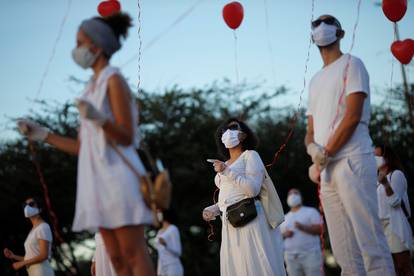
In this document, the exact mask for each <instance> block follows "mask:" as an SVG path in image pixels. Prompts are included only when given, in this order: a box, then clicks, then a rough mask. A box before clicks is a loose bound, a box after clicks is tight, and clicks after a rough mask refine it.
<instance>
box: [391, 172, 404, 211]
mask: <svg viewBox="0 0 414 276" xmlns="http://www.w3.org/2000/svg"><path fill="white" fill-rule="evenodd" d="M388 180H389V182H390V184H391V188H392V190H393V191H394V193H393V194H392V195H391V196H387V197H386V200H387V203H388V204H389V205H390V206H391V207H394V208H397V207H399V206H400V205H401V200H402V198H403V196H404V194H405V192H406V191H407V180H406V178H405V176H404V174H403V172H402V171H399V170H395V171H393V172H392V173H391V175H390V178H389V179H388Z"/></svg>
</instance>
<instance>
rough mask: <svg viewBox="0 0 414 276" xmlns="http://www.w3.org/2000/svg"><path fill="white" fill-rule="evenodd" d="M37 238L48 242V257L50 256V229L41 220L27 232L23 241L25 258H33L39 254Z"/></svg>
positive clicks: (51, 238)
mask: <svg viewBox="0 0 414 276" xmlns="http://www.w3.org/2000/svg"><path fill="white" fill-rule="evenodd" d="M39 240H45V241H48V242H49V254H48V259H50V258H51V257H52V240H53V237H52V231H51V230H50V226H49V224H47V223H46V222H42V223H41V224H39V225H38V226H36V227H35V228H33V229H32V230H31V231H30V232H29V235H28V236H27V238H26V241H25V242H24V250H25V255H24V259H25V260H28V259H31V258H34V257H36V256H38V255H39V254H40V248H39Z"/></svg>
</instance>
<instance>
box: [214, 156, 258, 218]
mask: <svg viewBox="0 0 414 276" xmlns="http://www.w3.org/2000/svg"><path fill="white" fill-rule="evenodd" d="M264 176H265V168H264V166H263V162H262V160H261V159H260V156H259V154H258V153H257V152H256V151H254V150H246V151H244V152H243V153H242V154H241V155H240V156H239V158H238V159H237V160H236V161H234V162H233V163H232V164H231V165H229V166H227V167H226V169H225V170H224V171H223V172H222V173H218V174H217V175H216V177H215V179H214V181H215V184H216V186H217V187H218V188H219V189H220V193H219V200H218V206H219V208H220V210H221V211H222V212H224V211H225V209H226V208H227V207H228V206H229V205H231V204H234V203H236V202H238V201H240V200H243V199H245V198H251V197H256V196H257V195H258V194H259V193H260V189H261V187H262V184H263V180H264Z"/></svg>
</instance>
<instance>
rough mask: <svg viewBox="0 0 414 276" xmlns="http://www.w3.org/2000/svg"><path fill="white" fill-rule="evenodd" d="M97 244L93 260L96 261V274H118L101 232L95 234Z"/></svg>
mask: <svg viewBox="0 0 414 276" xmlns="http://www.w3.org/2000/svg"><path fill="white" fill-rule="evenodd" d="M95 244H96V247H95V254H94V256H93V261H94V262H95V272H96V276H116V273H115V270H114V268H113V266H112V263H111V260H110V259H109V256H108V253H106V248H105V244H104V241H103V239H102V235H101V234H100V233H99V232H97V233H96V234H95Z"/></svg>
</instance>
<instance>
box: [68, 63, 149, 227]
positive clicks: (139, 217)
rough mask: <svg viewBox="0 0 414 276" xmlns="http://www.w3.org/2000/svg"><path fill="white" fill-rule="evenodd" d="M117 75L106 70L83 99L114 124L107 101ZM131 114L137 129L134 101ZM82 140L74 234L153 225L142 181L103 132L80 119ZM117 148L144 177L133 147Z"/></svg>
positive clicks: (107, 68) (89, 86)
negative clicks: (100, 228)
mask: <svg viewBox="0 0 414 276" xmlns="http://www.w3.org/2000/svg"><path fill="white" fill-rule="evenodd" d="M114 74H118V75H120V72H119V70H118V69H116V68H114V67H111V66H107V67H106V68H105V69H103V70H102V72H101V73H100V74H99V76H98V78H97V79H96V81H94V80H91V81H90V82H89V83H88V85H87V86H86V88H85V92H84V94H83V96H82V98H83V99H86V100H88V101H89V102H90V103H92V104H93V105H94V107H95V108H96V109H98V110H99V111H101V112H103V113H105V114H106V115H107V116H109V118H110V119H111V120H114V117H113V114H112V111H111V107H110V104H109V100H108V97H107V87H108V79H109V78H110V77H111V76H113V75H114ZM131 112H132V115H133V120H134V123H133V125H134V126H135V127H137V126H138V110H137V107H136V104H135V102H134V101H133V100H132V101H131ZM79 137H80V151H79V160H78V178H77V182H78V184H77V195H76V212H75V219H74V222H73V231H75V232H79V231H83V230H89V231H96V230H97V228H99V227H102V228H106V229H114V228H119V227H122V226H126V225H141V224H150V223H151V221H152V216H151V211H150V210H149V209H148V208H147V206H146V205H145V203H144V201H143V198H142V195H141V192H140V188H139V187H140V186H139V185H140V183H139V180H138V179H137V177H136V176H135V175H134V173H133V172H132V171H131V169H130V168H129V167H128V166H127V165H126V164H125V162H124V161H123V160H122V159H121V157H120V156H119V155H118V154H117V153H116V152H115V151H114V150H113V149H112V148H111V146H110V145H109V144H108V142H107V141H106V138H105V134H104V131H103V129H102V128H101V127H98V126H96V125H95V124H94V123H93V122H91V121H89V120H87V119H82V118H81V125H80V133H79ZM135 138H136V137H134V139H135ZM118 148H119V149H120V150H121V151H122V152H123V154H124V156H126V157H127V158H128V160H129V161H130V162H131V163H132V164H133V165H135V167H136V168H137V169H138V170H139V171H140V172H141V174H145V169H144V166H143V165H142V162H141V160H140V159H139V157H138V155H137V153H136V151H135V148H134V146H133V145H130V146H121V145H118Z"/></svg>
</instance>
